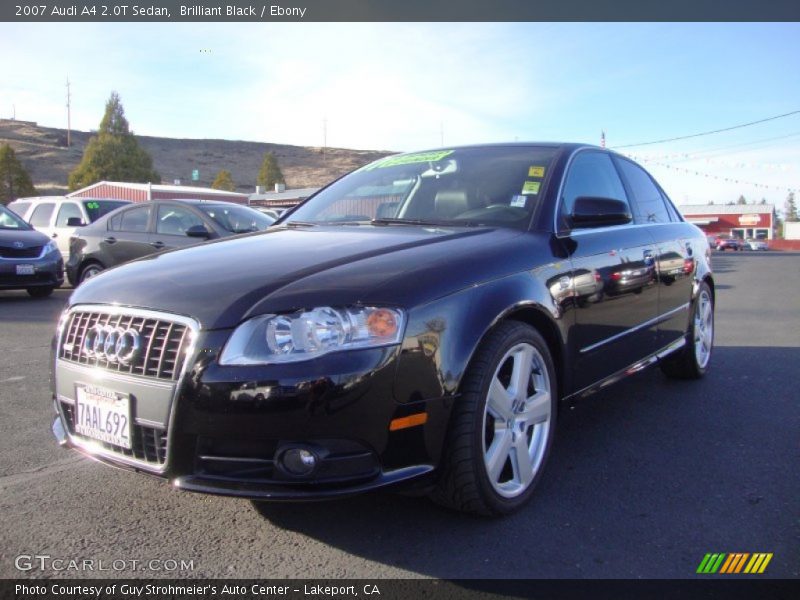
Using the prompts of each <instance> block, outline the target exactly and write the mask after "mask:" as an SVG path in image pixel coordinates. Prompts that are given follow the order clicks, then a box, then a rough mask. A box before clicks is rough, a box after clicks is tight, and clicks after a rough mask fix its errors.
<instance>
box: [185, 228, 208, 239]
mask: <svg viewBox="0 0 800 600" xmlns="http://www.w3.org/2000/svg"><path fill="white" fill-rule="evenodd" d="M186 235H188V236H189V237H193V238H206V239H208V238H209V237H210V235H209V233H208V229H206V228H205V227H203V226H202V225H192V226H191V227H189V229H187V230H186Z"/></svg>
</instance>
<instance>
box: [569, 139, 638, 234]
mask: <svg viewBox="0 0 800 600" xmlns="http://www.w3.org/2000/svg"><path fill="white" fill-rule="evenodd" d="M581 196H595V197H600V198H613V199H614V200H621V201H622V202H625V204H628V198H627V196H626V195H625V188H624V187H623V186H622V181H620V178H619V175H618V174H617V170H616V168H615V167H614V163H612V162H611V157H610V156H609V155H608V154H605V153H603V152H579V153H578V154H576V155H575V157H574V158H573V159H572V164H571V165H570V167H569V172H568V173H567V178H566V180H565V182H564V189H563V191H562V194H561V225H562V226H566V220H565V218H566V216H567V215H569V214H571V213H572V209H573V207H574V206H575V199H576V198H579V197H581Z"/></svg>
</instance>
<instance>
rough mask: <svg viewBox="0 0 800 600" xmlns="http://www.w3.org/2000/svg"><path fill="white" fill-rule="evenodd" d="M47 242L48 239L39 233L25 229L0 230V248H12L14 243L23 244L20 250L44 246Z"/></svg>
mask: <svg viewBox="0 0 800 600" xmlns="http://www.w3.org/2000/svg"><path fill="white" fill-rule="evenodd" d="M49 240H50V238H49V237H47V236H46V235H45V234H43V233H41V232H40V231H34V230H26V229H0V246H3V247H5V248H13V247H14V242H18V243H21V244H23V245H22V247H21V248H31V247H34V246H44V245H45V244H46V243H47V242H48V241H49ZM21 248H20V249H21Z"/></svg>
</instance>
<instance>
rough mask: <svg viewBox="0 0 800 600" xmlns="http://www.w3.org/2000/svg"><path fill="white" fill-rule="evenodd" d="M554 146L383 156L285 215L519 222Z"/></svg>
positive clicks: (297, 218) (320, 219)
mask: <svg viewBox="0 0 800 600" xmlns="http://www.w3.org/2000/svg"><path fill="white" fill-rule="evenodd" d="M556 151H557V150H556V148H546V147H535V146H486V147H478V148H461V149H455V150H437V151H432V152H418V153H413V154H400V155H397V156H390V157H388V158H384V159H382V160H379V161H376V162H374V163H371V164H369V165H367V166H366V167H363V168H361V169H359V170H358V171H355V172H354V173H351V174H350V175H348V176H346V177H344V178H342V179H341V180H339V181H337V182H336V183H334V184H332V185H331V186H330V187H328V188H326V189H324V190H323V191H321V192H320V193H318V194H317V195H316V196H313V197H312V198H310V199H309V200H308V201H307V202H306V203H305V204H303V205H302V206H300V207H299V208H297V210H295V211H294V212H293V213H292V214H291V216H290V217H289V218H288V219H287V220H286V221H285V223H289V224H291V223H293V222H298V223H314V224H317V223H324V224H335V223H353V222H357V223H361V222H366V223H369V222H374V223H379V224H383V223H387V224H388V223H393V222H396V223H414V224H416V223H420V224H450V225H497V226H504V227H516V228H527V226H528V224H529V223H530V218H531V215H532V214H533V212H534V210H535V209H536V207H537V206H538V205H539V203H540V198H541V194H542V193H543V191H544V190H543V189H542V183H543V181H544V178H545V175H546V174H547V172H548V170H549V169H550V164H551V162H552V159H553V157H554V156H555V154H556Z"/></svg>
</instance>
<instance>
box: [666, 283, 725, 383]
mask: <svg viewBox="0 0 800 600" xmlns="http://www.w3.org/2000/svg"><path fill="white" fill-rule="evenodd" d="M713 348H714V300H713V296H712V295H711V289H710V288H709V287H708V284H706V283H701V284H700V288H699V289H698V290H697V297H696V298H695V301H694V306H693V308H692V320H691V323H690V325H689V331H688V332H687V333H686V345H685V346H684V347H683V348H681V349H680V350H679V351H678V352H676V353H675V354H672V355H671V356H669V357H667V358H666V359H665V360H664V361H662V362H661V370H662V371H664V373H665V374H666V375H667V376H668V377H672V378H674V379H700V378H701V377H703V376H704V375H705V374H706V373H707V372H708V367H709V364H710V362H711V352H712V350H713Z"/></svg>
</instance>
